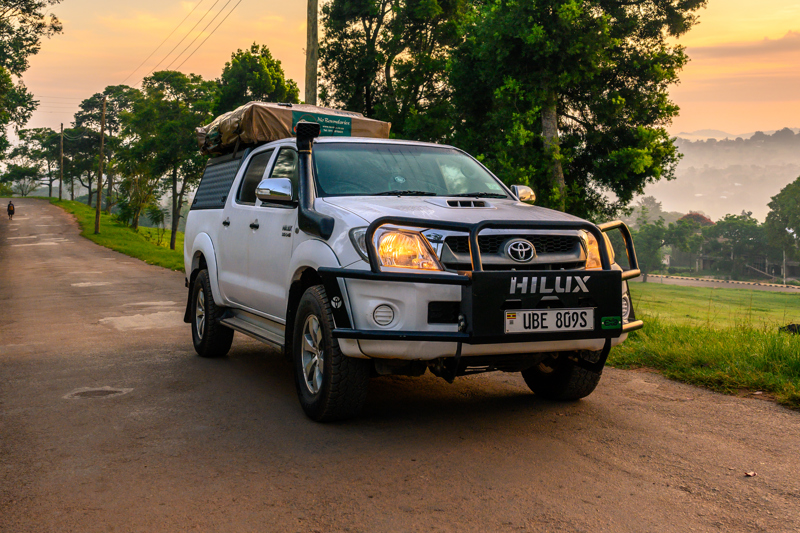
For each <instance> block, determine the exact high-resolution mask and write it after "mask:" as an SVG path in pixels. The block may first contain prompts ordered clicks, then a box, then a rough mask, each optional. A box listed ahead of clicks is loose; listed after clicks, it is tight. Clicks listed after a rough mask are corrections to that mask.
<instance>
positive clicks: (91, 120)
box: [75, 85, 141, 212]
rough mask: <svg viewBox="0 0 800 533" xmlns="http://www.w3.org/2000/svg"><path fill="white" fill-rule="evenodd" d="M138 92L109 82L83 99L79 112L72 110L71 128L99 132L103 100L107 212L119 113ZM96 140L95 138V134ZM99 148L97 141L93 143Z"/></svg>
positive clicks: (111, 203)
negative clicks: (101, 90) (98, 91)
mask: <svg viewBox="0 0 800 533" xmlns="http://www.w3.org/2000/svg"><path fill="white" fill-rule="evenodd" d="M140 94H141V93H140V92H139V91H138V90H137V89H133V88H131V87H128V86H127V85H109V86H108V87H106V88H105V89H104V90H103V92H102V93H96V94H94V95H92V96H90V97H89V98H87V99H85V100H84V101H83V102H81V104H80V108H81V109H80V111H78V112H77V113H75V127H76V128H89V129H91V130H94V131H98V132H99V131H100V124H101V122H102V112H103V98H105V99H106V130H105V131H106V135H105V140H104V146H103V153H104V159H105V166H106V174H107V176H108V189H107V193H106V211H107V212H111V208H112V207H113V206H114V203H115V202H116V199H115V197H114V171H113V169H114V165H113V164H112V161H113V159H114V155H115V154H116V152H117V150H118V149H119V147H120V143H121V139H120V136H119V135H120V133H121V130H122V118H121V115H122V113H124V112H126V111H130V110H131V108H132V106H133V102H134V100H136V98H138V97H139V95H140ZM98 143H99V137H98ZM97 149H98V151H99V149H100V147H99V144H98V146H97Z"/></svg>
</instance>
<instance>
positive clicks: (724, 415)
mask: <svg viewBox="0 0 800 533" xmlns="http://www.w3.org/2000/svg"><path fill="white" fill-rule="evenodd" d="M184 297H185V289H184V288H183V277H182V275H181V274H180V273H175V272H169V271H166V270H163V269H160V268H157V267H153V266H149V265H146V264H144V263H142V262H139V261H136V260H133V259H130V258H127V257H125V256H122V255H120V254H117V253H115V252H112V251H109V250H106V249H103V248H100V247H97V246H95V245H94V244H92V243H90V242H89V241H87V240H83V239H81V238H80V237H79V236H78V231H77V229H76V228H75V226H74V225H73V224H72V223H71V222H70V219H69V217H68V216H67V215H65V214H64V213H62V212H61V211H59V210H58V209H57V208H55V207H51V206H49V205H48V204H45V203H44V202H40V201H35V200H20V201H19V203H18V217H16V218H15V220H14V223H13V224H9V223H8V222H7V221H6V220H2V221H0V309H2V312H0V467H1V469H0V531H3V532H18V531H35V532H40V531H58V532H69V531H81V532H83V531H142V532H154V531H190V530H192V531H193V530H197V531H223V532H239V531H242V532H252V531H303V532H314V531H318V532H328V531H363V532H373V531H458V532H461V531H481V532H484V531H565V532H576V531H585V532H590V531H591V532H597V531H615V532H616V531H630V532H637V533H638V532H648V531H652V532H659V533H663V532H686V531H724V532H739V531H769V532H789V531H792V532H796V531H798V529H800V453H798V448H797V446H798V442H800V413H797V412H792V411H788V410H786V409H783V408H780V407H777V406H775V405H773V404H772V403H770V402H766V401H758V400H755V399H748V398H736V397H726V396H720V395H717V394H713V393H710V392H706V391H703V390H700V389H696V388H693V387H689V386H685V385H681V384H677V383H672V382H669V381H667V380H665V379H663V378H661V377H660V376H658V375H655V374H650V373H642V372H625V371H619V370H614V369H607V370H606V371H605V373H604V376H603V380H602V381H601V383H600V386H599V388H598V390H597V391H596V392H595V394H593V395H592V396H591V397H589V398H588V399H586V400H584V401H581V402H576V403H571V404H558V403H551V402H545V401H540V400H537V399H536V398H535V397H534V396H533V395H531V394H530V393H529V392H528V391H527V389H526V387H525V385H524V383H523V381H522V380H521V379H520V377H519V376H517V375H511V374H508V375H506V374H494V375H484V376H475V377H471V378H462V379H459V380H457V381H456V383H455V384H454V385H448V384H446V383H445V382H444V381H442V380H440V379H438V378H434V377H431V376H430V375H427V376H425V377H423V378H417V379H411V378H407V379H406V378H381V379H376V380H374V382H373V383H372V384H371V389H370V392H369V405H368V408H367V410H366V413H365V415H364V416H363V417H362V418H361V419H359V420H356V421H352V422H348V423H342V424H330V425H320V424H316V423H313V422H310V421H308V420H307V419H306V418H304V416H303V414H302V411H301V410H300V407H299V404H298V402H297V399H296V397H295V391H294V386H293V382H292V379H291V374H290V367H289V365H288V364H286V363H285V362H284V361H283V360H282V359H281V357H280V356H279V355H278V354H277V353H275V352H274V351H271V350H269V349H266V348H265V347H263V346H262V345H260V344H257V343H255V342H252V341H250V340H248V339H245V338H243V337H239V336H238V335H237V339H236V341H235V342H234V348H233V350H232V352H231V354H230V356H229V357H227V358H225V359H222V360H203V359H200V358H198V357H196V356H194V355H193V351H192V348H191V341H190V333H189V329H188V326H186V325H184V324H182V323H181V320H180V319H181V312H182V302H183V300H184ZM103 387H108V388H113V389H117V390H120V391H122V392H124V394H120V395H116V396H105V397H103V396H100V395H101V394H103V392H97V389H101V388H103ZM92 390H94V392H92ZM87 392H88V394H87ZM82 393H83V397H82ZM748 471H755V472H756V473H757V474H758V475H757V476H756V477H751V478H748V477H745V475H744V473H745V472H748Z"/></svg>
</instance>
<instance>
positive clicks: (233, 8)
mask: <svg viewBox="0 0 800 533" xmlns="http://www.w3.org/2000/svg"><path fill="white" fill-rule="evenodd" d="M228 3H230V1H229V2H228ZM241 3H242V0H239V1H238V2H236V5H235V6H233V7H232V8H231V10H230V11H228V14H227V15H225V17H224V18H223V19H222V20H221V21H219V24H217V26H216V27H215V28H214V29H213V30H211V33H209V34H208V35H207V36H206V38H205V39H203V41H202V42H201V43H200V44H198V45H197V48H195V49H194V50H192V53H191V54H189V55H188V56H187V57H186V59H184V60H183V62H181V64H180V65H178V66H177V67H175V70H173V71H171V72H170V73H169V74H168V75H167V77H166V78H164V79H163V80H161V81H162V82H165V81H167V80H168V79H169V78H170V76H172V75H173V74H175V73H176V72H177V71H178V69H179V68H181V67H182V66H183V64H184V63H186V62H187V61H189V59H190V58H191V57H192V56H193V55H194V54H195V52H197V51H198V50H200V48H201V47H202V46H203V45H204V44H205V42H206V41H207V40H208V39H209V38H210V37H211V36H212V35H214V32H216V31H217V30H218V29H219V27H220V26H222V24H223V23H224V22H225V21H226V20H227V19H228V17H229V16H231V13H233V12H234V11H235V10H236V8H237V7H239V4H241ZM226 5H227V4H226ZM222 9H225V6H223V7H222ZM221 12H222V10H220V13H221ZM215 18H216V17H215ZM212 22H213V20H212ZM203 31H205V30H203ZM200 33H202V32H200ZM181 53H182V52H181ZM179 57H180V56H179Z"/></svg>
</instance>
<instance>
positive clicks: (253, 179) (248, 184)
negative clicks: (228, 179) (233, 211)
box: [236, 150, 273, 205]
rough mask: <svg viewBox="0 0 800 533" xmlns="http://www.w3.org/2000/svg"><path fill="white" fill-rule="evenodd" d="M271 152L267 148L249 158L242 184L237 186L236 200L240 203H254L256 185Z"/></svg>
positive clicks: (262, 177)
mask: <svg viewBox="0 0 800 533" xmlns="http://www.w3.org/2000/svg"><path fill="white" fill-rule="evenodd" d="M272 152H273V150H267V151H266V152H261V153H260V154H256V155H254V156H253V157H251V158H250V162H249V163H248V164H247V170H246V171H245V173H244V178H242V184H241V185H240V186H239V195H238V196H237V197H236V201H237V202H239V203H240V204H247V205H256V187H258V184H259V183H261V180H262V179H264V172H265V171H266V170H267V164H269V160H270V158H271V157H272Z"/></svg>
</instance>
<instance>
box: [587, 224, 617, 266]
mask: <svg viewBox="0 0 800 533" xmlns="http://www.w3.org/2000/svg"><path fill="white" fill-rule="evenodd" d="M581 236H582V237H583V242H584V244H585V245H586V269H587V270H598V269H601V268H603V263H602V261H601V260H600V246H599V245H598V244H597V239H596V238H595V236H594V235H592V234H591V233H589V232H588V231H583V230H581ZM603 240H604V241H605V245H606V249H607V250H608V256H609V259H610V261H611V263H613V262H614V260H615V259H616V257H615V256H614V248H613V247H612V246H611V241H610V240H609V238H608V236H607V235H606V234H605V233H604V234H603Z"/></svg>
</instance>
